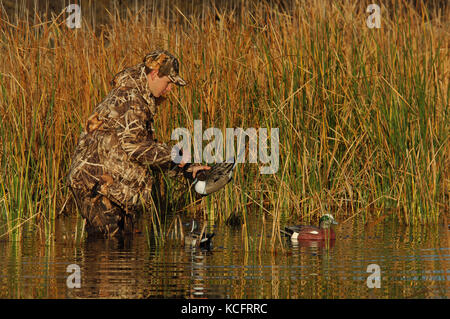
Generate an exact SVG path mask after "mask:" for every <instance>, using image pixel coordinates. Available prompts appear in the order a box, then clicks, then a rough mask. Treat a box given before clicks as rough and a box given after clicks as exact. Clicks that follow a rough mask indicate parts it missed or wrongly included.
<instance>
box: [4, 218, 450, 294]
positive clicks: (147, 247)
mask: <svg viewBox="0 0 450 319" xmlns="http://www.w3.org/2000/svg"><path fill="white" fill-rule="evenodd" d="M247 218H248V219H247V224H246V225H247V227H242V226H241V227H230V226H227V225H225V223H214V222H210V223H209V224H208V229H209V230H210V231H214V233H215V237H214V238H213V247H212V248H211V250H209V251H205V250H201V249H199V248H189V247H183V246H182V245H181V244H180V243H179V241H178V240H176V239H170V240H167V241H166V242H165V243H164V244H161V243H158V242H157V241H155V239H154V238H153V236H152V233H151V232H148V231H147V230H148V228H146V226H145V225H140V226H141V227H143V228H144V229H143V230H142V231H141V232H140V233H136V234H135V235H133V236H131V237H127V238H125V239H124V240H94V241H92V240H82V241H81V242H79V243H74V241H73V235H74V223H75V221H74V220H73V218H66V219H64V220H59V221H58V222H57V223H56V229H55V237H54V238H52V239H51V240H50V241H45V240H41V239H39V238H38V237H39V232H38V231H37V230H36V229H34V228H30V229H28V230H27V233H26V234H25V235H24V239H23V240H22V241H21V242H15V241H11V240H6V241H1V242H0V265H1V268H0V297H1V298H238V299H240V298H448V297H449V296H450V290H449V288H450V270H449V267H448V265H449V262H450V246H449V236H450V230H448V228H447V226H446V225H445V226H444V225H438V226H420V227H406V226H399V225H397V224H396V223H395V222H382V223H378V224H376V225H372V226H370V225H369V226H368V225H363V224H362V223H361V222H358V221H356V220H352V219H350V220H345V221H340V222H341V223H340V224H339V225H338V226H337V228H336V232H337V239H336V240H335V241H334V242H331V243H329V244H327V245H322V244H320V243H317V242H309V243H291V241H290V240H289V239H287V238H281V242H279V241H278V242H276V243H275V249H274V250H272V249H270V245H271V233H272V222H271V221H270V220H266V221H264V220H263V219H261V218H260V217H255V216H253V217H252V216H250V215H249V216H247ZM186 221H188V220H187V219H186ZM72 264H75V265H77V266H79V270H80V272H79V274H80V285H81V287H80V288H69V287H68V285H67V282H68V280H67V278H68V276H70V275H71V274H73V273H72V272H71V271H70V272H68V271H67V270H68V266H69V265H72ZM372 264H375V265H377V266H378V267H379V270H380V276H379V278H380V286H379V288H377V287H376V285H374V283H376V281H373V279H374V278H375V277H371V278H369V280H368V277H369V276H371V275H376V272H374V269H375V268H372V269H369V270H370V271H369V272H368V267H369V265H372ZM377 266H375V267H377ZM371 267H373V266H371ZM369 268H370V267H369ZM72 282H74V281H72ZM368 282H369V285H371V287H372V288H370V287H369V286H368Z"/></svg>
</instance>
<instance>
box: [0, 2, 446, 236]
mask: <svg viewBox="0 0 450 319" xmlns="http://www.w3.org/2000/svg"><path fill="white" fill-rule="evenodd" d="M86 3H87V2H86ZM89 3H90V2H89ZM102 3H103V2H97V5H96V7H95V11H94V9H92V7H90V6H89V5H85V6H83V7H82V10H83V11H82V12H83V16H82V17H91V18H83V20H82V28H80V29H69V28H68V27H67V26H66V24H65V20H64V19H65V17H66V13H65V12H63V11H61V12H56V13H55V14H54V15H53V16H50V15H48V16H45V15H40V14H39V13H37V12H36V13H34V14H33V12H32V11H31V13H30V12H28V14H29V16H31V18H27V19H25V18H23V19H21V18H20V16H19V15H18V14H17V13H16V19H13V17H11V16H10V15H8V14H7V13H6V12H5V11H3V10H2V15H1V20H0V51H1V56H2V63H1V64H0V124H1V125H0V163H1V164H0V218H1V222H0V236H2V238H5V236H12V237H13V238H20V232H21V229H22V225H23V224H24V223H29V222H30V223H35V224H36V225H39V226H41V227H43V228H44V229H45V231H46V234H47V235H48V237H51V236H52V232H53V231H54V226H53V225H54V223H53V222H52V220H54V218H56V217H57V216H58V215H59V214H60V213H61V212H63V211H72V206H70V196H69V192H68V190H67V188H66V187H65V176H66V174H67V172H68V168H69V165H70V160H71V154H72V152H73V150H74V148H75V146H76V143H77V138H78V136H79V133H80V131H81V129H82V127H83V125H84V121H85V120H86V118H87V117H88V115H89V113H90V112H91V111H92V109H93V108H94V106H95V105H96V104H97V103H99V102H100V101H101V100H102V99H103V98H104V97H105V95H106V94H107V92H108V91H109V89H110V85H109V81H110V80H111V79H112V77H113V75H114V74H115V73H117V72H118V71H120V70H122V69H123V68H124V67H126V66H129V65H133V64H136V63H139V62H140V61H141V59H142V57H143V56H144V54H145V53H147V52H149V51H151V50H153V49H154V48H156V47H162V48H166V49H168V50H169V51H171V52H173V53H174V54H175V55H177V56H178V57H179V59H180V62H181V73H182V75H183V76H184V77H185V78H187V79H188V81H189V86H187V87H185V88H182V89H178V90H175V92H174V94H173V95H172V96H171V97H170V99H169V101H168V102H166V103H165V104H163V105H162V107H161V108H160V110H159V114H158V117H157V120H156V123H157V133H158V135H159V138H160V140H164V141H169V140H170V135H171V132H172V130H173V129H174V128H176V127H187V128H189V129H191V130H192V129H193V120H194V119H201V120H202V121H203V128H207V127H218V128H223V129H224V132H225V128H226V127H243V128H249V127H254V128H259V127H266V128H268V129H269V130H270V129H271V128H279V132H280V167H279V170H278V172H277V173H276V174H273V175H260V174H259V170H258V165H256V164H242V165H240V166H239V168H238V171H237V175H236V178H235V181H234V183H233V184H230V185H228V186H227V187H226V189H225V190H222V191H221V192H219V193H217V194H214V195H212V196H211V197H210V198H209V199H208V200H204V205H205V206H204V207H205V211H209V212H210V213H212V214H214V217H215V218H219V219H222V218H223V219H225V218H226V217H228V216H229V215H230V214H231V213H232V212H239V213H242V216H243V218H244V220H245V216H246V214H248V213H250V212H256V213H260V214H267V215H270V216H271V217H273V220H274V227H273V229H272V230H270V229H267V230H266V232H267V233H272V234H273V235H272V237H273V238H274V240H276V238H275V236H277V235H276V233H277V231H276V230H277V227H279V225H280V220H281V218H292V219H294V220H298V219H302V220H304V221H314V220H317V216H319V215H320V214H321V213H322V212H325V211H332V212H333V213H334V214H335V216H337V218H338V219H339V218H340V216H341V215H342V216H344V215H345V216H347V215H348V214H350V216H361V217H362V218H369V217H376V218H380V217H383V216H384V217H385V216H392V217H394V218H396V219H398V222H401V223H406V224H420V223H437V222H438V221H439V218H440V216H442V215H444V216H445V215H446V214H448V212H449V183H450V182H449V169H448V168H449V167H450V161H449V152H450V149H449V145H450V143H449V107H448V106H449V97H450V89H449V78H450V75H449V69H450V68H449V66H450V56H449V39H450V37H449V30H450V24H449V17H450V12H449V8H448V6H443V7H439V6H436V7H434V8H433V9H430V10H426V8H425V7H424V6H423V5H421V2H418V4H417V5H415V6H413V5H411V4H409V3H408V2H405V1H395V0H394V1H391V2H390V5H389V6H387V5H386V6H382V7H381V23H382V24H381V28H380V29H369V28H368V27H367V26H366V19H367V17H368V15H369V13H366V12H365V10H366V8H367V5H368V4H369V3H370V2H367V3H366V2H364V1H357V2H351V1H312V0H311V1H299V2H295V1H293V2H292V3H291V4H290V5H289V6H288V7H283V6H282V5H281V4H279V3H278V2H273V3H271V2H269V3H266V2H260V3H257V4H256V3H255V4H253V3H251V2H250V3H248V2H240V1H236V2H234V3H235V4H236V5H235V6H234V7H231V6H230V7H225V6H223V5H222V6H221V5H220V3H218V4H217V5H215V4H214V3H213V2H210V3H206V4H205V3H203V4H202V5H199V6H198V7H196V8H194V7H193V6H192V7H191V8H189V5H187V4H185V5H184V6H183V2H180V3H178V2H175V3H174V2H172V3H169V2H165V1H160V2H158V3H156V4H155V3H152V4H150V3H148V2H147V3H146V4H145V5H140V6H138V5H137V2H130V3H131V5H130V7H129V8H128V10H123V9H124V8H122V11H120V12H119V10H118V9H117V7H111V5H109V7H105V8H101V4H102ZM134 3H136V6H133V5H132V4H134ZM99 8H100V9H99ZM106 9H108V10H106ZM194 9H195V10H194ZM99 10H103V14H102V15H101V18H102V21H105V23H104V24H100V23H99V22H98V21H97V20H95V19H94V18H92V16H94V15H95V14H96V13H97V12H98V11H99ZM97 14H98V13H97ZM27 17H28V16H27ZM95 21H97V23H96V24H95V23H94V22H95ZM94 24H95V25H94ZM224 136H225V134H224ZM155 213H157V214H160V213H161V212H155ZM158 217H159V215H158ZM2 238H0V240H1V239H2Z"/></svg>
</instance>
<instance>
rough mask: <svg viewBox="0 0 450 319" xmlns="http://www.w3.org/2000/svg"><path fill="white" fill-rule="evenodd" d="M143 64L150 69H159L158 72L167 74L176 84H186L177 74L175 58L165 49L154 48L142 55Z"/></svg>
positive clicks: (177, 68) (177, 66)
mask: <svg viewBox="0 0 450 319" xmlns="http://www.w3.org/2000/svg"><path fill="white" fill-rule="evenodd" d="M144 64H145V65H146V66H147V67H148V68H150V69H152V70H159V74H162V75H167V76H168V77H169V79H170V80H171V81H172V82H173V83H175V84H177V85H180V86H185V85H186V84H187V83H186V81H185V80H183V78H182V77H181V76H180V75H179V74H178V71H179V65H178V60H177V58H175V57H174V56H173V55H172V54H170V53H169V52H167V51H165V50H156V51H153V52H151V53H149V54H147V55H146V56H145V57H144Z"/></svg>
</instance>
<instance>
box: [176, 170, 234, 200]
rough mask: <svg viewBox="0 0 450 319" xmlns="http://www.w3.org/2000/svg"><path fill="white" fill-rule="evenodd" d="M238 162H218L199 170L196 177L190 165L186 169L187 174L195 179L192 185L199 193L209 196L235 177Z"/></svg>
mask: <svg viewBox="0 0 450 319" xmlns="http://www.w3.org/2000/svg"><path fill="white" fill-rule="evenodd" d="M236 163H237V162H234V163H227V162H224V163H218V164H216V165H214V166H212V167H211V169H209V170H201V171H199V172H197V175H196V176H195V179H194V178H193V176H192V174H189V173H190V172H189V167H187V169H186V170H185V176H186V177H188V178H190V179H194V181H193V182H192V185H193V186H194V189H195V191H196V192H197V193H199V194H200V195H202V196H207V195H209V194H212V193H214V192H217V191H218V190H220V189H221V188H223V187H225V185H226V184H228V183H229V182H230V181H231V180H232V179H233V173H234V169H235V167H236ZM186 165H188V164H186Z"/></svg>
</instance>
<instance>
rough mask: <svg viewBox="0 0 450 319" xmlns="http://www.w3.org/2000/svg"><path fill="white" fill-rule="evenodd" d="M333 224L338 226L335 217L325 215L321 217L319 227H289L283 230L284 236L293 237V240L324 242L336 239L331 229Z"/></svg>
mask: <svg viewBox="0 0 450 319" xmlns="http://www.w3.org/2000/svg"><path fill="white" fill-rule="evenodd" d="M332 224H337V222H336V221H335V220H334V217H333V215H331V214H324V215H323V216H322V217H320V220H319V227H315V226H305V225H300V226H287V227H285V229H284V230H281V232H282V233H283V234H285V235H286V236H289V237H291V240H299V241H300V240H324V239H335V238H336V235H335V233H334V230H333V229H332V228H331V225H332Z"/></svg>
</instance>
